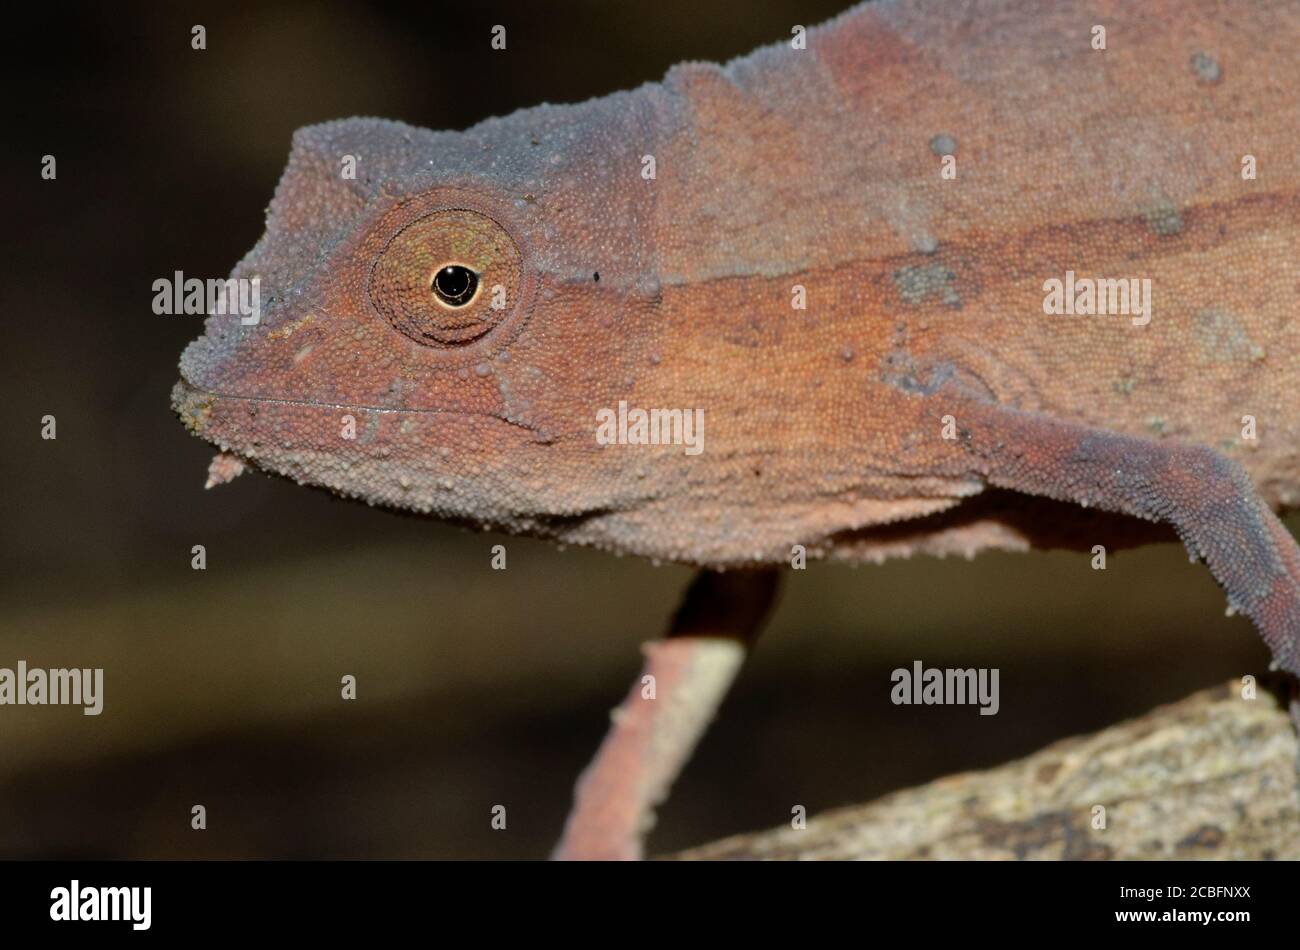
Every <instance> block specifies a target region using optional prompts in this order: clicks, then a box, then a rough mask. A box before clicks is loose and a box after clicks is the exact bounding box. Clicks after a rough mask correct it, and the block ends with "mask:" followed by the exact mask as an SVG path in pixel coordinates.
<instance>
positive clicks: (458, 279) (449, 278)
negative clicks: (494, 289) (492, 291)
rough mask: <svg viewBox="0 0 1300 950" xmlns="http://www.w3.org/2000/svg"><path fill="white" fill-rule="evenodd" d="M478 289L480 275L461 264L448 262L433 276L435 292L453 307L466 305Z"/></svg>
mask: <svg viewBox="0 0 1300 950" xmlns="http://www.w3.org/2000/svg"><path fill="white" fill-rule="evenodd" d="M477 289H478V275H477V274H475V273H474V272H473V271H472V270H470V269H469V268H468V267H461V266H460V265H459V264H448V265H447V266H446V267H444V268H443V269H442V270H440V271H438V273H436V274H434V276H433V292H434V293H435V294H437V295H438V297H439V298H440V299H441V300H442V302H443V303H445V304H449V305H450V306H453V307H463V306H465V304H467V303H469V301H470V298H472V297H473V296H474V291H475V290H477Z"/></svg>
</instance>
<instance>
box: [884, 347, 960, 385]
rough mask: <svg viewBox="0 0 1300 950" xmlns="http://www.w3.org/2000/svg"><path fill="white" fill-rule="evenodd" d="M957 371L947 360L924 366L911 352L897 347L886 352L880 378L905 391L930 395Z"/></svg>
mask: <svg viewBox="0 0 1300 950" xmlns="http://www.w3.org/2000/svg"><path fill="white" fill-rule="evenodd" d="M956 372H957V371H956V369H955V368H954V367H953V365H952V364H951V363H946V362H945V363H936V364H934V365H933V366H929V367H926V368H922V367H920V366H918V365H917V364H916V361H915V360H914V359H913V358H912V354H911V353H908V352H907V351H906V350H904V349H895V350H893V351H892V352H890V353H888V354H886V356H885V358H884V360H883V361H882V363H881V367H880V379H881V382H884V383H887V384H888V385H890V386H895V387H897V388H898V389H901V390H902V391H903V392H905V393H910V394H912V395H916V396H929V395H932V394H933V393H935V392H937V391H938V390H939V389H940V388H941V387H942V386H943V385H944V384H945V383H947V382H948V381H949V380H950V379H953V378H954V377H955V376H956Z"/></svg>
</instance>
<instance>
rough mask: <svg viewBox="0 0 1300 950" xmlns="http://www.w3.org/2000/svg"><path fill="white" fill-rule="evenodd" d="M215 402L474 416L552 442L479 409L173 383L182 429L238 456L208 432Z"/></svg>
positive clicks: (525, 426)
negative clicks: (293, 396) (317, 398)
mask: <svg viewBox="0 0 1300 950" xmlns="http://www.w3.org/2000/svg"><path fill="white" fill-rule="evenodd" d="M219 403H225V404H227V405H231V404H233V405H241V404H243V405H249V406H252V407H256V406H268V407H280V408H283V409H291V408H293V407H300V408H303V409H310V410H331V411H335V412H343V413H349V412H355V413H366V414H375V415H383V416H398V417H430V416H438V415H442V416H450V417H462V418H463V417H474V418H480V419H492V420H495V421H496V422H500V423H502V424H503V425H506V426H509V427H511V428H512V429H515V430H518V431H520V432H525V433H527V434H528V435H529V437H530V438H531V440H532V441H535V442H540V443H550V442H552V441H554V440H553V439H551V438H550V437H548V436H546V435H545V434H543V432H542V431H541V429H539V428H538V427H537V426H535V425H533V424H531V423H528V422H524V421H522V420H519V419H509V418H507V417H505V416H503V415H500V414H498V413H494V412H484V411H482V410H479V409H457V408H451V407H441V406H439V407H430V408H427V409H407V408H401V407H392V406H365V405H355V404H351V403H339V402H323V401H319V402H318V401H314V400H310V399H290V398H286V397H281V396H250V395H242V394H236V393H223V392H218V391H216V390H212V389H207V388H204V387H201V386H195V385H194V384H193V383H191V382H190V381H189V380H188V379H186V378H185V377H184V376H182V377H181V378H180V379H179V380H177V382H176V385H175V386H174V387H173V388H172V409H174V410H175V411H176V413H177V415H179V416H180V417H181V421H182V422H184V423H185V427H186V428H187V429H189V430H190V431H191V432H192V433H194V434H195V435H197V436H200V437H201V438H204V439H207V440H208V441H210V442H216V443H217V444H220V445H221V446H222V448H223V449H227V450H231V451H233V452H234V453H235V454H240V453H239V449H238V447H237V446H232V445H226V444H225V443H224V440H223V439H220V438H215V437H214V435H215V433H213V432H212V431H211V429H212V424H211V423H212V418H213V410H214V409H215V408H216V407H217V406H218V404H219Z"/></svg>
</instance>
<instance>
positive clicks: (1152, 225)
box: [1142, 190, 1183, 237]
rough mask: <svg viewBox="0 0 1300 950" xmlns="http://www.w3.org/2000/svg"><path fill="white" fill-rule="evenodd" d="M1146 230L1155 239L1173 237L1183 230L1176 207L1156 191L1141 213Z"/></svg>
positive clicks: (1168, 198) (1181, 218) (1179, 213)
mask: <svg viewBox="0 0 1300 950" xmlns="http://www.w3.org/2000/svg"><path fill="white" fill-rule="evenodd" d="M1142 220H1143V221H1145V222H1146V225H1147V230H1148V231H1150V232H1151V233H1152V234H1154V235H1156V236H1157V237H1173V236H1174V235H1175V234H1178V233H1179V232H1180V231H1182V229H1183V216H1182V213H1181V212H1180V211H1179V210H1178V206H1177V205H1176V204H1174V202H1173V201H1172V200H1171V199H1170V197H1169V196H1168V195H1167V194H1165V193H1164V192H1163V191H1159V190H1157V191H1156V194H1155V197H1154V198H1153V199H1152V202H1151V204H1150V205H1149V206H1148V207H1147V208H1146V210H1144V211H1143V212H1142Z"/></svg>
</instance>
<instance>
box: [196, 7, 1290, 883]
mask: <svg viewBox="0 0 1300 950" xmlns="http://www.w3.org/2000/svg"><path fill="white" fill-rule="evenodd" d="M950 8H951V4H949V3H947V2H944V0H897V2H882V3H871V4H863V5H861V6H859V7H855V8H853V9H851V10H849V11H847V12H846V13H844V14H842V15H841V16H840V17H838V18H837V19H835V20H833V21H831V22H829V23H827V24H825V25H823V26H820V27H816V28H813V29H809V30H808V31H806V34H805V33H802V32H800V31H798V30H796V34H795V35H794V36H793V38H787V39H784V40H782V41H780V42H777V43H775V44H773V45H771V46H767V47H764V48H761V49H759V50H757V51H755V52H754V53H752V54H751V55H748V56H745V57H743V58H740V59H737V60H734V61H732V62H730V63H728V64H726V65H722V66H719V65H712V64H705V63H687V64H683V65H680V66H676V67H674V68H673V69H671V70H669V71H668V73H667V75H666V76H664V77H663V79H662V81H660V82H654V83H647V84H646V85H643V86H640V87H639V88H637V89H634V90H632V91H630V92H619V93H614V94H611V95H609V96H606V97H604V98H600V99H594V100H592V101H589V102H584V103H581V104H577V105H564V106H555V105H542V106H537V107H535V108H529V109H524V110H521V111H518V112H515V113H513V114H512V115H510V116H508V117H506V118H501V119H489V120H487V121H484V122H482V123H481V124H479V125H476V126H474V127H472V128H469V129H467V130H466V131H463V132H435V131H429V130H425V129H419V128H413V127H410V126H408V125H404V124H402V123H400V122H392V121H384V120H378V119H344V120H340V121H334V122H328V123H325V124H322V125H316V126H311V127H308V128H304V129H301V130H300V131H299V132H298V133H297V134H296V135H295V136H294V139H293V145H292V150H291V152H290V155H289V159H288V166H287V168H286V169H285V171H284V174H283V177H282V178H281V180H280V183H279V186H278V188H277V189H276V192H275V197H274V199H273V200H272V202H271V206H270V212H269V215H268V218H267V226H266V233H265V235H264V236H263V237H262V239H261V240H260V241H259V242H258V243H257V245H256V246H255V247H254V248H253V249H252V251H251V252H249V254H248V255H247V256H246V257H245V258H244V259H243V260H242V261H241V262H240V263H239V264H238V265H237V266H236V267H235V269H234V272H233V274H232V277H233V278H248V279H252V278H259V279H260V281H261V287H262V298H263V300H264V301H265V304H264V307H263V313H262V319H261V320H260V322H258V323H257V324H256V325H243V324H241V323H240V321H239V319H238V317H237V316H234V315H223V314H217V315H213V316H211V317H209V318H208V320H207V323H206V326H205V333H204V335H203V336H202V337H201V338H200V339H199V340H197V341H195V342H194V343H192V344H191V345H190V347H189V348H188V349H187V350H186V351H185V354H184V356H183V357H182V360H181V374H182V378H183V382H182V383H181V384H180V385H178V386H177V389H176V390H175V393H174V396H173V399H174V404H175V406H176V408H177V410H178V411H179V413H180V415H181V416H182V418H183V419H184V420H185V422H186V424H187V425H188V426H189V427H190V428H191V430H192V431H194V432H195V433H196V434H197V435H199V436H201V437H202V438H204V439H207V440H209V441H211V442H213V443H214V444H216V445H218V446H219V448H220V449H221V450H222V451H223V453H227V454H226V455H223V456H219V457H218V459H217V460H216V462H215V463H214V469H213V472H212V474H211V476H210V478H211V481H212V482H213V483H216V482H220V481H226V480H229V478H231V477H234V474H238V470H239V469H240V468H241V467H242V464H243V463H244V462H247V463H248V464H251V465H252V466H255V467H257V468H260V469H263V470H265V471H268V472H272V473H275V474H279V475H283V476H287V477H289V478H292V479H294V480H296V481H298V482H299V483H303V484H310V485H314V486H318V487H323V488H326V489H329V490H331V491H333V492H336V493H338V494H341V495H344V496H347V497H352V498H357V499H361V500H364V501H366V502H368V503H371V504H375V505H383V506H389V507H394V508H403V509H407V510H412V511H417V512H422V513H425V514H429V515H432V516H435V517H439V518H445V519H449V520H453V521H457V522H460V523H471V524H474V525H480V526H488V527H492V528H496V529H499V530H504V531H507V532H512V533H516V534H527V535H534V536H538V537H544V538H550V539H554V540H556V541H562V542H567V543H576V544H585V545H590V546H595V547H599V548H603V549H606V550H609V551H614V552H619V553H628V554H637V555H643V556H647V557H654V558H660V559H664V560H668V561H674V562H679V563H686V564H690V565H694V566H697V567H699V568H701V571H700V573H699V575H698V578H697V579H696V581H695V582H694V583H693V584H692V586H691V587H690V588H689V590H688V591H687V592H686V595H685V599H684V602H683V604H682V606H681V608H680V610H679V611H678V613H677V615H676V617H675V618H674V620H673V622H672V625H671V628H670V629H669V631H668V634H667V637H666V638H665V639H664V640H663V641H661V642H658V643H654V644H651V645H649V646H648V647H647V649H646V668H645V674H644V677H648V678H649V679H644V678H643V679H639V680H638V682H637V684H636V685H635V686H634V687H633V689H632V690H631V692H629V694H628V696H627V698H626V700H625V701H624V702H623V704H622V707H621V708H620V710H619V711H618V713H617V715H616V716H615V718H614V723H613V725H612V726H611V729H610V732H609V734H608V736H607V738H606V740H605V743H604V745H603V746H602V748H601V750H600V752H599V753H598V755H597V758H596V760H595V761H594V762H593V764H592V765H591V766H590V768H589V769H588V770H587V771H586V773H585V774H584V775H583V776H582V778H581V779H580V780H579V782H578V785H577V793H576V801H575V805H574V809H573V812H572V814H571V816H570V818H569V822H568V825H567V828H566V830H565V831H564V834H563V837H562V840H561V841H560V844H559V845H558V848H557V850H556V855H557V856H559V857H565V858H597V857H599V858H635V857H639V856H640V855H641V852H642V835H643V833H644V830H645V829H646V828H647V827H648V826H649V824H650V823H651V812H652V810H653V808H654V807H655V805H656V804H657V803H658V802H660V801H661V800H662V799H663V798H664V797H665V796H666V794H667V792H668V788H669V786H670V785H671V783H672V781H673V779H674V778H675V776H676V775H677V773H678V771H679V770H680V769H681V767H682V765H683V764H684V763H685V761H686V760H687V758H688V757H689V755H690V752H691V750H692V749H693V747H694V745H695V743H696V741H697V740H698V738H699V736H700V735H701V734H702V732H703V730H704V728H705V726H706V725H707V723H708V721H709V720H710V718H711V717H712V715H713V713H714V711H715V710H716V708H717V705H718V703H719V702H720V701H721V699H722V697H723V696H724V695H725V692H726V690H727V688H728V686H729V684H730V683H731V681H732V679H733V678H734V677H735V675H736V674H737V671H738V670H739V668H740V666H741V661H742V659H743V657H744V656H745V653H746V650H747V649H748V647H749V646H750V645H751V644H752V643H753V641H754V639H755V637H756V636H757V635H758V632H759V630H760V629H761V628H762V626H763V622H764V620H765V618H766V616H767V614H768V613H769V611H770V609H771V608H772V606H773V604H774V603H775V599H776V595H777V586H778V581H779V577H780V575H781V572H782V571H783V570H784V569H788V568H790V567H791V566H792V565H793V566H802V563H796V562H800V561H801V559H802V558H803V557H805V556H806V557H808V558H812V559H816V558H819V557H821V558H838V559H845V560H860V561H876V560H880V559H882V558H884V557H890V556H895V555H906V554H911V553H913V552H917V551H945V550H954V549H961V550H964V551H965V552H966V553H973V552H974V551H975V550H978V549H981V548H988V547H1002V548H1010V549H1024V548H1027V547H1030V546H1032V545H1033V544H1034V542H1035V539H1036V537H1037V535H1036V534H1035V533H1034V532H1033V531H1031V530H1029V529H1028V528H1027V527H1026V525H1025V523H1024V521H1023V520H1021V519H1016V518H1014V517H1010V516H1006V515H1004V514H999V512H998V511H997V510H996V509H992V508H990V509H989V510H988V514H987V516H986V517H985V518H984V519H983V520H982V521H980V522H979V524H977V525H972V524H970V523H967V524H964V525H958V524H957V523H954V522H953V521H950V520H945V519H944V517H943V516H944V515H946V514H955V513H957V512H960V511H962V510H963V509H964V507H965V506H967V505H971V504H977V503H978V499H979V497H980V496H983V495H987V494H991V493H993V492H998V493H1000V497H1003V498H1011V499H1019V503H1020V504H1023V505H1029V504H1030V503H1031V502H1032V501H1040V500H1043V499H1048V500H1052V501H1054V502H1056V503H1058V507H1057V509H1055V510H1056V511H1057V512H1058V513H1065V514H1062V515H1061V517H1062V519H1063V520H1066V519H1067V517H1068V514H1069V513H1077V512H1082V510H1083V509H1084V508H1092V509H1100V510H1102V511H1104V512H1108V513H1111V514H1114V515H1117V516H1124V517H1126V518H1129V519H1140V520H1145V521H1149V522H1156V523H1160V524H1162V525H1165V526H1167V527H1168V528H1172V530H1173V531H1174V532H1176V533H1177V535H1178V537H1179V538H1180V539H1181V540H1182V541H1183V543H1185V544H1186V546H1187V548H1188V550H1189V552H1190V553H1191V555H1192V556H1193V557H1194V558H1195V559H1198V560H1200V561H1203V562H1204V563H1205V566H1206V568H1207V569H1208V570H1209V571H1210V572H1211V573H1212V574H1213V576H1214V578H1215V579H1216V580H1217V581H1218V583H1219V584H1220V585H1221V586H1222V588H1223V590H1224V591H1225V593H1226V596H1227V600H1228V604H1229V605H1230V607H1231V608H1232V609H1234V610H1236V611H1239V612H1241V613H1243V614H1245V615H1246V616H1248V617H1249V618H1250V619H1251V620H1252V621H1253V623H1254V625H1255V627H1256V628H1257V629H1258V631H1259V633H1260V635H1261V636H1262V637H1263V639H1264V640H1265V642H1266V643H1267V645H1268V647H1269V649H1270V650H1271V651H1272V655H1273V658H1274V661H1275V663H1276V665H1277V666H1278V667H1280V668H1281V669H1283V670H1286V671H1287V672H1289V673H1291V674H1296V673H1298V672H1300V547H1297V544H1296V541H1295V539H1294V538H1292V537H1291V536H1290V535H1289V534H1288V532H1287V530H1286V529H1285V528H1284V527H1283V525H1282V523H1281V522H1280V521H1279V520H1278V517H1277V514H1276V511H1277V510H1278V509H1279V508H1281V507H1282V506H1283V504H1284V503H1287V502H1289V503H1291V504H1294V503H1295V502H1296V501H1297V499H1300V358H1298V356H1297V354H1298V353H1300V321H1297V318H1296V303H1295V300H1296V290H1297V285H1296V275H1295V268H1294V266H1288V264H1291V265H1293V264H1294V262H1295V261H1296V260H1300V203H1298V202H1297V200H1296V195H1297V193H1300V173H1298V172H1297V165H1296V163H1295V161H1294V149H1295V128H1296V126H1295V97H1294V93H1293V89H1290V88H1284V86H1286V83H1285V82H1284V79H1285V78H1286V77H1291V78H1292V79H1294V77H1295V64H1296V63H1297V62H1300V7H1297V6H1296V5H1294V4H1286V3H1251V4H1242V5H1232V6H1231V8H1229V7H1228V6H1225V5H1223V4H1221V3H1217V2H1211V0H1188V2H1180V3H1174V2H1145V3H1141V4H1125V5H1120V6H1114V5H1110V4H1101V3H1093V2H1089V0H1077V2H1065V3H1060V2H1040V0H1009V2H1000V3H995V2H991V0H976V2H972V3H970V4H966V5H964V6H963V7H962V15H961V16H960V17H955V16H953V15H951V9H950ZM1091 24H1105V29H1103V30H1102V32H1101V34H1098V33H1097V32H1096V30H1095V29H1094V30H1092V31H1091V32H1090V31H1089V25H1091ZM1198 57H1199V58H1198ZM1207 61H1208V63H1209V64H1210V65H1207ZM1211 66H1212V67H1213V68H1210V67H1211ZM1290 85H1291V86H1294V83H1291V84H1290ZM358 155H359V156H362V161H361V168H360V172H363V173H358V174H357V175H355V176H354V177H343V176H340V174H339V167H340V161H341V160H342V159H343V157H344V156H358ZM1243 156H1249V157H1250V158H1251V162H1250V164H1249V166H1247V165H1246V164H1243ZM1256 163H1257V165H1256ZM1256 167H1257V169H1258V174H1256V173H1255V169H1256ZM1248 171H1249V172H1250V173H1249V174H1247V172H1248ZM1074 274H1081V275H1088V279H1089V280H1094V281H1096V282H1097V284H1098V286H1107V287H1112V289H1115V290H1118V289H1119V284H1117V283H1116V282H1117V281H1125V282H1130V281H1138V282H1140V283H1139V284H1138V286H1139V288H1140V289H1141V298H1142V300H1143V301H1145V304H1144V305H1143V304H1139V302H1138V301H1137V300H1136V299H1135V300H1134V301H1133V306H1134V307H1139V306H1145V310H1144V312H1142V313H1141V315H1140V317H1138V318H1135V319H1127V318H1117V319H1109V318H1107V319H1100V318H1098V317H1096V316H1095V315H1091V314H1090V313H1089V312H1088V311H1087V308H1084V311H1083V312H1074V309H1075V308H1074V307H1073V306H1070V307H1067V306H1064V301H1062V304H1063V305H1062V306H1061V307H1060V308H1055V307H1047V306H1045V302H1044V292H1045V289H1047V290H1049V292H1050V290H1051V288H1050V287H1049V286H1048V282H1050V281H1057V282H1058V283H1059V282H1060V281H1061V278H1062V276H1063V275H1074ZM597 278H598V279H597ZM1072 282H1073V281H1072V280H1071V283H1072ZM1125 286H1129V285H1128V284H1126V285H1125ZM1062 289H1063V288H1062ZM1152 295H1154V296H1155V297H1156V298H1157V299H1158V300H1159V307H1158V308H1156V309H1154V310H1153V309H1152V308H1151V307H1150V301H1151V298H1152ZM1045 311H1050V312H1045ZM1097 312H1101V311H1097ZM1134 312H1135V313H1136V312H1137V311H1136V310H1135V311H1134ZM218 394H221V395H218ZM623 406H631V407H644V409H645V410H649V409H653V408H654V407H660V408H663V407H678V408H679V409H681V410H683V411H684V412H686V413H687V414H688V415H689V417H690V418H691V419H695V418H697V416H696V415H695V414H696V413H699V416H698V418H700V419H703V418H707V421H708V441H707V445H706V444H705V443H703V442H702V441H701V442H700V449H701V450H700V451H698V452H694V453H692V452H690V451H686V452H684V451H683V450H682V444H681V443H680V441H679V442H678V443H677V444H673V440H672V439H671V438H670V439H668V440H662V439H661V440H659V441H658V442H656V441H655V440H651V439H649V438H647V439H644V440H643V439H640V438H637V439H632V438H630V437H627V438H613V439H610V438H602V437H601V436H600V432H599V431H598V426H600V425H602V424H605V425H608V423H609V416H608V415H605V416H602V415H601V413H602V412H605V413H609V412H611V411H615V410H613V408H612V407H623ZM684 421H685V417H683V422H684ZM629 431H630V430H629ZM684 432H685V430H684V429H683V433H684ZM608 434H609V433H608V432H606V433H605V435H608ZM699 434H700V435H701V436H702V430H700V432H699ZM240 460H242V461H240ZM967 510H969V509H967ZM1088 530H1090V529H1086V528H1085V529H1084V530H1083V531H1082V536H1080V537H1079V539H1078V540H1079V542H1080V546H1082V547H1084V548H1085V549H1087V548H1088V547H1089V546H1091V545H1092V544H1103V545H1108V544H1110V543H1111V539H1110V538H1109V537H1087V531H1088ZM909 531H910V533H909ZM863 583H865V584H869V583H871V580H870V577H869V576H868V575H863ZM646 683H652V684H653V687H652V688H651V689H650V694H649V696H647V694H646V686H645V684H646ZM882 689H885V690H887V689H888V684H884V685H882Z"/></svg>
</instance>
